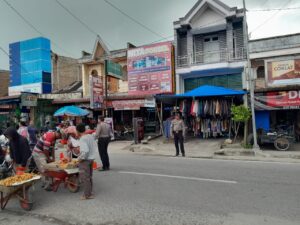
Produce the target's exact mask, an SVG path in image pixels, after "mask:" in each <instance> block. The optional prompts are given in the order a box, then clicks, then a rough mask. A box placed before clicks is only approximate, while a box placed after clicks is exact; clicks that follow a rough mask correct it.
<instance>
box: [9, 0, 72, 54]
mask: <svg viewBox="0 0 300 225" xmlns="http://www.w3.org/2000/svg"><path fill="white" fill-rule="evenodd" d="M3 1H4V2H5V4H6V5H7V6H8V7H9V8H11V9H12V10H13V11H14V12H15V13H16V14H17V15H18V16H19V17H20V18H21V19H22V20H23V21H24V22H25V23H26V24H27V25H28V26H30V27H31V28H32V29H33V30H34V31H35V32H37V33H38V34H40V35H41V36H45V37H46V36H47V35H44V34H43V33H42V32H41V31H40V30H38V29H37V28H36V27H35V26H34V25H33V24H32V23H31V22H30V21H29V20H28V19H26V18H25V17H24V16H23V15H22V14H21V13H20V12H19V11H18V10H17V9H16V8H15V7H13V5H12V4H10V3H9V2H8V1H7V0H3ZM51 42H52V44H53V45H54V46H56V47H57V48H59V49H61V50H63V51H64V52H66V53H70V52H69V51H66V50H65V49H64V48H62V47H61V46H59V45H58V44H56V43H55V42H54V41H52V40H51ZM71 55H72V54H71Z"/></svg>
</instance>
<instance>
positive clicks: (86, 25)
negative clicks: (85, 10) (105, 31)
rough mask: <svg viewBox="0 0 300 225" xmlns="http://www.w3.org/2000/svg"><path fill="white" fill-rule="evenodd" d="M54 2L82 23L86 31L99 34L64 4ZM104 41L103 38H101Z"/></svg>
mask: <svg viewBox="0 0 300 225" xmlns="http://www.w3.org/2000/svg"><path fill="white" fill-rule="evenodd" d="M55 2H56V3H57V4H58V5H59V6H60V7H62V8H63V9H64V10H65V11H66V12H67V13H68V14H69V15H71V16H72V17H73V18H74V19H75V20H77V21H78V22H79V23H80V24H81V25H83V26H84V27H85V28H86V29H87V30H88V31H90V32H91V33H92V34H94V35H96V36H101V35H99V34H98V33H97V32H96V31H95V30H93V29H92V28H91V27H90V26H89V25H88V24H86V23H85V22H84V21H82V20H81V19H80V18H79V17H78V16H76V15H75V14H74V13H73V12H71V10H69V9H68V8H67V7H66V6H65V5H63V4H62V3H61V2H60V1H59V0H55ZM103 41H104V40H103ZM105 44H107V45H108V46H109V47H110V48H112V46H111V45H110V44H109V43H108V42H105Z"/></svg>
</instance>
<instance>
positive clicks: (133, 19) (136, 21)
mask: <svg viewBox="0 0 300 225" xmlns="http://www.w3.org/2000/svg"><path fill="white" fill-rule="evenodd" d="M104 1H105V2H106V3H107V4H108V5H110V6H111V7H113V8H114V9H115V10H117V11H118V12H120V13H121V14H123V15H124V16H126V17H127V18H129V19H130V20H132V21H133V22H134V23H136V24H138V25H140V26H141V27H143V28H144V29H146V30H147V31H149V32H151V33H152V34H154V35H156V36H158V37H161V38H163V39H166V38H165V37H164V36H163V35H161V34H159V33H157V32H156V31H154V30H152V29H151V28H149V27H147V26H146V25H144V24H142V23H141V22H139V21H138V20H137V19H135V18H133V17H132V16H130V15H129V14H127V13H126V12H124V11H123V10H121V9H120V8H118V7H117V6H116V5H114V4H113V3H111V2H109V1H108V0H104Z"/></svg>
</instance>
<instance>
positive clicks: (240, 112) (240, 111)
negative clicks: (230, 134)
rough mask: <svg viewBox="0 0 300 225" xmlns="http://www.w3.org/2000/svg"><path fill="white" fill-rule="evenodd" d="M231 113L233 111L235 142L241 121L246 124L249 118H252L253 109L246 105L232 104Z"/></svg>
mask: <svg viewBox="0 0 300 225" xmlns="http://www.w3.org/2000/svg"><path fill="white" fill-rule="evenodd" d="M231 113H232V120H233V122H234V133H235V136H234V140H233V142H235V141H236V137H237V134H238V132H239V129H240V125H241V123H244V124H245V123H247V122H248V120H249V119H250V118H251V111H250V109H248V108H247V107H245V106H244V105H238V106H236V105H232V106H231Z"/></svg>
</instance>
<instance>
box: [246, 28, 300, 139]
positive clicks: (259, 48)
mask: <svg viewBox="0 0 300 225" xmlns="http://www.w3.org/2000/svg"><path fill="white" fill-rule="evenodd" d="M249 52H250V59H251V66H252V68H254V71H255V72H256V77H257V79H256V82H255V108H256V113H255V114H256V126H257V128H258V129H264V130H265V131H269V130H273V129H278V126H281V127H284V129H288V128H290V131H291V132H293V131H292V130H293V129H294V130H295V131H296V135H298V136H300V34H299V33H298V34H289V35H282V36H275V37H269V38H263V39H256V40H251V41H250V42H249Z"/></svg>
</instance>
